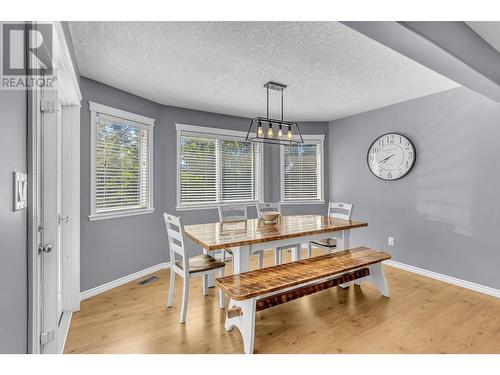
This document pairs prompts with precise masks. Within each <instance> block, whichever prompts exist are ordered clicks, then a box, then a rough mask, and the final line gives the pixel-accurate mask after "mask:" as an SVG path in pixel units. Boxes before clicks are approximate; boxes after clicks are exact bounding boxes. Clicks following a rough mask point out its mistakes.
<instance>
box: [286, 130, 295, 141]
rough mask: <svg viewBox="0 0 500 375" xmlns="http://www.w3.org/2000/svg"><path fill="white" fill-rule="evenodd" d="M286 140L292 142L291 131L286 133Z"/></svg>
mask: <svg viewBox="0 0 500 375" xmlns="http://www.w3.org/2000/svg"><path fill="white" fill-rule="evenodd" d="M286 136H287V138H288V140H289V141H290V140H292V137H293V134H292V131H291V130H288V133H287V134H286Z"/></svg>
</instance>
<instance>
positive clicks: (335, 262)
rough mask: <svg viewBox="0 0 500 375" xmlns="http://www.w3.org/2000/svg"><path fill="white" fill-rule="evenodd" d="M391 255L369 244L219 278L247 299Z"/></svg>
mask: <svg viewBox="0 0 500 375" xmlns="http://www.w3.org/2000/svg"><path fill="white" fill-rule="evenodd" d="M390 258H391V256H390V255H389V254H387V253H385V252H383V251H379V250H374V249H370V248H367V247H357V248H355V249H351V250H345V251H339V252H337V253H332V254H326V255H322V256H319V257H313V258H308V259H302V260H299V261H296V262H291V263H285V264H281V265H278V266H273V267H266V268H263V269H261V270H255V271H250V272H245V273H241V274H239V275H231V276H227V277H223V278H218V279H216V282H217V286H219V287H220V288H223V289H224V290H225V291H226V292H227V293H228V294H229V295H230V296H231V298H233V299H235V300H243V299H248V298H253V297H256V296H261V295H264V294H267V293H271V292H274V291H277V290H281V289H285V288H289V287H293V286H295V285H299V284H304V283H308V282H311V281H315V280H319V279H322V278H325V277H330V276H334V275H336V274H340V273H343V272H347V271H351V270H354V269H356V268H360V267H365V266H369V265H370V264H374V263H378V262H381V261H383V260H387V259H390Z"/></svg>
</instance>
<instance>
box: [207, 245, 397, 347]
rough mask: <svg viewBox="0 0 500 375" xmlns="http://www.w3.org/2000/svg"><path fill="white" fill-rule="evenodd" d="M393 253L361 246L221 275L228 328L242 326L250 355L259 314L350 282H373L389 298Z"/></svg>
mask: <svg viewBox="0 0 500 375" xmlns="http://www.w3.org/2000/svg"><path fill="white" fill-rule="evenodd" d="M390 258H391V256H390V255H389V254H387V253H384V252H382V251H378V250H373V249H369V248H367V247H358V248H355V249H351V250H345V251H340V252H337V253H333V254H327V255H323V256H319V257H314V258H308V259H304V260H299V261H296V262H292V263H287V264H282V265H278V266H274V267H268V268H264V269H260V270H255V271H250V272H245V273H241V274H239V275H232V276H228V277H223V278H218V279H217V280H216V285H217V286H218V287H219V288H221V289H222V290H223V291H224V292H225V293H227V294H228V295H229V296H230V297H231V300H230V301H229V306H228V311H227V316H226V322H225V324H224V328H225V329H226V330H227V331H231V330H232V328H233V327H238V329H239V330H240V333H241V336H242V337H243V346H244V351H245V353H246V354H250V353H253V346H254V336H255V313H256V312H257V311H260V310H264V309H267V308H270V307H273V306H277V305H280V304H282V303H285V302H289V301H293V300H294V299H297V298H300V297H304V296H307V295H309V294H313V293H316V292H319V291H322V290H325V289H328V288H332V287H334V286H339V285H342V284H345V283H348V282H350V281H354V280H356V281H355V284H356V285H359V284H360V283H361V281H370V282H372V283H373V284H374V285H375V286H376V287H377V288H378V289H379V290H380V292H381V293H382V295H384V296H385V297H389V287H388V286H387V282H386V280H385V276H384V271H383V268H382V263H381V262H382V261H384V260H387V259H390Z"/></svg>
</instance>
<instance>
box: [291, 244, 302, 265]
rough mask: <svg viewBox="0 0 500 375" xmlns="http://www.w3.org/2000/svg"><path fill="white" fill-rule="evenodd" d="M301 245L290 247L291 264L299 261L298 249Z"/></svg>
mask: <svg viewBox="0 0 500 375" xmlns="http://www.w3.org/2000/svg"><path fill="white" fill-rule="evenodd" d="M301 247H302V246H301V244H297V245H296V246H294V247H292V262H295V261H297V260H300V248H301Z"/></svg>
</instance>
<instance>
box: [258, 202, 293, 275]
mask: <svg viewBox="0 0 500 375" xmlns="http://www.w3.org/2000/svg"><path fill="white" fill-rule="evenodd" d="M256 206H257V216H258V218H259V219H262V213H265V212H270V211H274V212H279V213H280V214H281V204H279V203H278V202H271V203H257V205H256ZM297 246H301V245H300V244H296V245H289V246H279V247H277V248H275V249H274V264H275V265H278V264H281V263H282V259H283V253H282V252H283V250H286V249H290V248H291V247H297Z"/></svg>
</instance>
